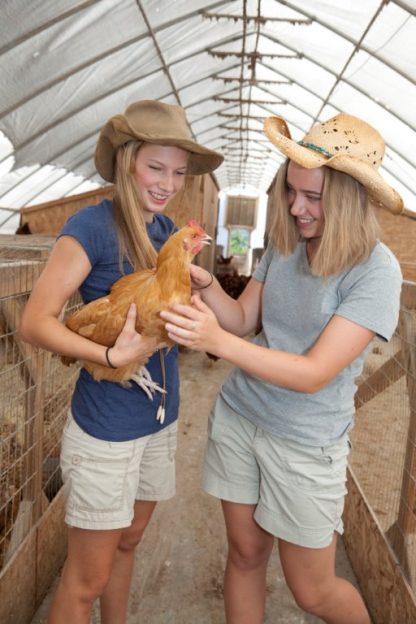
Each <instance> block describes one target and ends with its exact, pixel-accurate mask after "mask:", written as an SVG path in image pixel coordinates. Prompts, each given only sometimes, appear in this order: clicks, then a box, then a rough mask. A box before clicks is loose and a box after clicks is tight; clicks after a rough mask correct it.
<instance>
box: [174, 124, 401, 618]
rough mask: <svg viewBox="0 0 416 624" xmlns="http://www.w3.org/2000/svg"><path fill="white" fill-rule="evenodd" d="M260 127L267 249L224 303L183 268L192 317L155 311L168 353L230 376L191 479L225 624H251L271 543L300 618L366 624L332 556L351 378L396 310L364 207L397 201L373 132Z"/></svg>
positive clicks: (260, 612) (385, 261) (387, 332)
mask: <svg viewBox="0 0 416 624" xmlns="http://www.w3.org/2000/svg"><path fill="white" fill-rule="evenodd" d="M265 132H266V134H267V136H268V137H269V139H270V140H271V141H272V142H273V143H274V145H276V147H277V148H278V149H279V150H280V151H281V152H282V153H283V154H284V155H285V156H286V157H287V160H286V162H285V163H284V164H283V166H282V167H281V169H280V171H279V173H278V177H277V181H276V185H275V191H274V192H275V196H274V208H275V220H274V223H273V225H272V227H271V230H270V232H269V240H270V244H269V246H268V248H267V250H266V253H265V254H264V256H263V258H262V260H261V262H260V264H259V266H258V268H257V269H256V271H255V273H254V275H253V277H252V279H251V280H250V282H249V283H248V285H247V287H246V289H245V290H244V292H243V293H242V295H241V296H240V297H239V299H238V300H237V301H234V300H233V299H231V298H230V297H229V296H228V295H226V294H225V293H224V291H223V290H222V289H221V287H220V285H219V283H218V281H217V280H216V279H214V278H213V277H212V276H210V275H209V274H208V272H207V271H205V270H204V269H202V268H199V267H193V268H192V279H193V285H194V287H195V289H197V290H198V292H199V294H197V295H194V298H193V306H192V307H185V306H179V305H177V306H173V307H172V309H171V310H169V311H166V312H163V313H162V316H163V317H164V318H165V319H166V320H167V324H166V327H167V329H168V331H169V336H170V337H171V338H173V339H174V340H176V341H177V342H178V343H179V344H182V345H185V346H187V347H189V348H191V349H195V350H199V351H208V352H210V353H213V354H215V355H217V356H219V357H222V358H224V359H226V360H228V361H229V362H231V363H233V364H235V365H236V367H237V368H236V369H235V370H234V372H233V373H232V374H231V376H230V377H229V379H228V380H227V381H226V382H225V384H224V386H223V388H222V389H221V393H220V396H219V397H218V399H217V402H216V405H215V407H214V409H213V412H212V414H211V417H210V423H209V440H208V445H207V452H206V457H205V464H204V475H203V484H204V488H205V489H206V491H208V492H209V493H210V494H212V495H214V496H217V497H218V498H220V499H221V501H222V508H223V512H224V518H225V523H226V527H227V536H228V542H229V551H228V560H227V567H226V573H225V590H224V596H225V607H226V615H227V621H229V622H233V624H237V623H238V624H248V623H249V624H260V623H261V622H263V619H264V603H265V592H266V569H267V563H268V560H269V557H270V553H271V550H272V546H273V542H274V539H275V538H277V539H278V543H279V553H280V559H281V563H282V567H283V570H284V574H285V578H286V581H287V583H288V586H289V588H290V589H291V591H292V593H293V595H294V597H295V599H296V601H297V603H298V604H299V605H300V606H301V607H302V608H303V609H304V610H305V611H307V612H309V613H311V614H313V615H315V616H317V617H319V618H321V619H322V620H323V621H325V622H331V623H332V624H351V623H352V622H354V624H369V622H370V619H369V615H368V612H367V610H366V607H365V605H364V602H363V601H362V599H361V596H360V595H359V593H358V592H357V591H356V589H355V588H354V587H353V586H352V585H351V584H350V583H348V582H347V581H346V580H344V579H341V578H339V577H337V576H336V575H335V567H334V559H335V548H336V535H337V533H340V534H341V533H342V531H343V526H342V518H341V516H342V511H343V504H344V497H345V493H346V489H345V481H346V467H347V456H348V451H349V441H348V432H349V431H350V430H351V428H352V426H353V419H354V393H355V390H356V387H355V378H356V377H357V376H358V375H359V374H360V372H361V370H362V366H363V361H364V358H365V354H366V351H367V348H368V347H369V345H370V343H371V341H372V339H373V338H374V336H379V337H380V338H381V339H383V340H389V339H390V338H391V336H392V334H393V332H394V330H395V327H396V325H397V321H398V314H399V302H400V288H401V272H400V267H399V264H398V262H397V260H396V259H395V257H394V256H393V254H392V253H391V251H390V250H389V249H388V248H387V247H386V246H385V245H383V244H382V243H381V242H379V240H378V225H377V222H376V219H375V216H374V212H373V209H372V204H377V205H380V206H383V207H384V208H386V209H388V210H391V211H392V212H394V213H398V212H400V211H401V210H402V207H403V206H402V200H401V198H400V196H399V195H398V194H397V193H396V191H395V190H394V189H392V188H391V187H390V186H388V185H387V184H386V182H385V181H384V180H383V178H382V177H381V176H380V174H379V173H378V171H377V169H378V166H379V165H380V163H381V160H382V158H383V155H384V141H383V139H382V137H381V136H380V134H379V133H378V132H377V131H376V130H375V129H374V128H372V127H371V126H370V125H368V124H367V123H365V122H364V121H362V120H360V119H357V118H355V117H352V116H351V115H347V114H344V113H343V114H339V115H337V116H336V117H334V118H332V119H329V120H328V121H327V122H324V123H320V124H317V125H316V126H315V127H313V128H312V130H311V131H310V132H309V133H308V134H307V135H306V136H305V137H304V138H303V140H301V141H299V142H295V141H293V140H292V138H291V136H290V132H289V130H288V128H287V125H286V123H285V122H284V120H283V119H280V118H277V117H271V118H269V119H267V120H266V123H265ZM259 323H260V324H261V331H260V332H259V333H257V335H256V336H255V338H254V339H253V340H250V341H248V340H246V339H245V338H244V337H245V336H247V334H249V333H250V332H253V331H254V330H255V329H256V328H257V327H258V325H259Z"/></svg>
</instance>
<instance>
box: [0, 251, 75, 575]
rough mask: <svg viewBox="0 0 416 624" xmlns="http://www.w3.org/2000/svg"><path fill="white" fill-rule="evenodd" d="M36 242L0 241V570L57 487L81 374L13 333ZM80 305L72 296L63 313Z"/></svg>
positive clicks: (38, 256) (33, 271)
mask: <svg viewBox="0 0 416 624" xmlns="http://www.w3.org/2000/svg"><path fill="white" fill-rule="evenodd" d="M37 242H38V244H37V245H35V244H34V242H33V240H31V243H30V245H28V244H27V243H25V242H24V241H23V242H22V241H19V243H17V242H16V241H14V242H9V243H8V244H5V243H4V242H3V241H0V271H1V273H2V279H1V282H0V283H1V286H0V393H1V407H0V410H1V411H0V570H1V569H2V567H3V566H4V565H5V564H6V563H7V562H8V561H9V560H10V559H11V557H12V556H13V554H14V553H15V552H16V550H17V549H18V547H19V545H20V544H21V543H22V541H23V540H24V538H25V536H26V535H27V534H28V532H29V531H30V529H31V528H32V527H33V526H34V524H35V523H36V522H37V520H38V519H39V517H40V516H41V514H42V513H43V511H44V510H45V509H46V508H47V507H48V505H49V503H50V501H51V500H52V499H53V497H54V496H55V494H56V493H57V491H58V490H59V488H60V474H59V452H60V437H61V431H62V426H63V423H64V420H65V415H66V412H67V409H68V405H69V401H70V396H71V394H72V390H73V386H74V382H75V379H76V377H77V374H78V368H77V367H76V366H75V367H71V368H70V369H68V368H67V367H66V366H64V365H63V364H62V363H61V361H60V358H59V356H56V355H52V354H50V353H46V352H44V351H42V350H39V349H35V348H33V347H31V346H29V345H27V344H25V343H23V342H22V341H21V340H20V338H19V335H18V327H19V323H20V317H21V313H22V310H23V307H24V305H25V303H26V301H27V298H28V294H29V292H30V291H31V289H32V287H33V284H34V282H35V280H36V278H37V277H38V275H39V274H40V272H41V270H42V268H43V266H44V263H45V260H44V258H45V257H46V256H47V255H48V253H49V250H50V246H51V244H52V240H48V239H42V240H41V241H40V242H39V241H37ZM78 304H79V298H78V295H76V296H74V297H73V299H72V300H71V301H70V302H69V304H68V306H67V312H69V311H70V310H71V308H73V307H75V306H77V305H78Z"/></svg>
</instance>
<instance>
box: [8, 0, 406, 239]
mask: <svg viewBox="0 0 416 624" xmlns="http://www.w3.org/2000/svg"><path fill="white" fill-rule="evenodd" d="M415 13H416V0H390V1H382V0H349V2H345V0H319V1H318V0H291V1H288V2H286V1H283V0H280V1H278V0H234V1H233V2H218V1H217V2H214V1H212V2H202V1H200V0H192V2H190V1H189V0H170V1H160V0H95V1H94V0H78V1H75V0H53V1H52V0H2V3H1V9H0V34H1V37H0V60H1V62H0V89H1V102H0V131H1V132H2V133H3V135H4V136H1V135H0V231H14V229H15V228H16V226H17V223H18V210H19V208H20V207H22V206H26V205H32V204H36V203H40V202H43V201H48V200H50V199H54V198H58V197H62V196H65V195H70V194H73V193H79V192H82V191H85V190H89V189H91V188H93V187H95V186H97V185H99V184H103V181H102V180H101V178H100V177H99V176H98V174H97V173H96V172H95V169H94V162H93V154H94V148H95V142H96V139H97V135H98V132H99V129H100V127H101V126H102V124H103V123H104V122H105V120H106V119H107V118H108V117H110V116H111V115H113V114H116V113H118V112H121V111H123V110H124V109H125V108H126V106H127V105H128V104H129V103H130V102H131V101H134V100H137V99H146V98H154V99H160V100H163V101H165V102H169V103H179V104H181V105H182V106H183V107H184V108H185V109H186V113H187V117H188V120H189V122H190V126H191V129H192V132H193V134H194V136H195V138H196V139H197V140H198V141H200V142H201V143H204V144H205V145H207V146H208V147H211V148H213V149H216V150H219V151H222V152H223V153H224V154H225V156H226V159H225V162H224V164H223V165H222V166H221V167H220V168H219V169H218V170H217V172H216V178H217V181H218V184H219V186H220V188H221V189H226V188H229V187H234V186H237V185H246V186H247V187H249V188H256V189H259V190H260V191H265V190H267V188H268V187H269V185H270V183H271V181H272V179H273V177H274V176H275V173H276V170H277V168H278V166H279V164H280V162H281V160H282V159H281V156H280V155H279V153H278V152H277V150H275V149H274V148H273V146H271V144H270V143H269V142H268V141H267V139H266V138H265V136H264V135H263V133H262V123H263V119H264V118H265V117H267V116H269V115H272V114H276V115H281V116H283V117H284V118H285V119H286V120H287V121H288V123H289V126H290V127H291V130H292V132H293V136H294V138H296V139H300V138H301V137H302V136H303V135H304V133H305V132H306V131H307V130H308V129H309V128H310V127H311V126H312V125H313V124H314V123H316V121H321V120H325V119H327V118H329V117H331V116H333V115H335V114H336V113H338V112H339V111H346V112H349V113H351V114H355V115H357V116H359V117H362V118H364V119H366V120H367V121H369V122H370V123H372V124H373V125H374V126H375V127H376V128H378V129H379V130H380V132H381V133H382V134H383V136H384V138H385V140H386V144H387V152H386V157H385V160H384V166H383V170H382V173H383V175H385V177H386V179H387V180H388V181H389V182H390V183H391V184H392V185H393V186H395V187H396V188H397V189H398V190H399V192H401V193H402V195H403V197H404V199H405V203H406V206H407V208H409V209H411V210H416V201H415V198H414V193H415V189H416V182H415V180H416V149H415V145H416V132H415V127H416V106H415V78H416V63H415V60H416V21H415ZM13 211H14V212H13Z"/></svg>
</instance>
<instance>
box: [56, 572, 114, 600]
mask: <svg viewBox="0 0 416 624" xmlns="http://www.w3.org/2000/svg"><path fill="white" fill-rule="evenodd" d="M110 573H111V571H110V570H108V571H99V570H95V571H94V574H85V573H84V574H82V575H81V576H79V575H76V574H71V572H70V571H68V570H66V571H65V570H64V573H63V575H62V581H61V582H62V584H63V586H64V588H65V591H66V592H68V595H71V596H72V597H73V599H74V600H75V601H76V602H80V603H84V604H91V605H92V603H93V602H94V601H95V600H96V599H97V598H99V597H100V596H101V595H102V594H103V593H104V591H105V588H106V587H107V584H108V582H109V580H110Z"/></svg>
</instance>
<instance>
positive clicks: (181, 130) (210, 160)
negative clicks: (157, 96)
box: [95, 100, 224, 182]
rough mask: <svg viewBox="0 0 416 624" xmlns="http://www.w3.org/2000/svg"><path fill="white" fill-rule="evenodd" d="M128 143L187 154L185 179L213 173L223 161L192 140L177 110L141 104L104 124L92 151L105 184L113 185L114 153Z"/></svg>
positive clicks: (147, 102)
mask: <svg viewBox="0 0 416 624" xmlns="http://www.w3.org/2000/svg"><path fill="white" fill-rule="evenodd" d="M128 141H145V142H146V143H155V144H157V145H175V146H176V147H181V148H182V149H184V150H186V151H187V152H190V157H189V161H188V170H187V172H188V173H189V175H201V174H203V173H210V172H211V171H214V169H216V168H217V167H218V166H219V165H220V164H221V163H222V161H223V159H224V157H223V156H221V154H218V152H214V151H213V150H210V149H208V148H207V147H204V146H203V145H199V143H196V142H195V141H193V140H192V136H191V131H190V129H189V126H188V123H187V121H186V117H185V111H184V110H183V108H181V107H180V106H175V105H172V104H164V103H163V102H159V101H157V100H141V101H140V102H134V103H133V104H130V106H128V107H127V110H126V112H125V113H124V115H115V116H114V117H110V119H109V120H108V121H107V122H106V123H105V124H104V126H103V128H102V129H101V132H100V136H99V137H98V141H97V147H96V149H95V166H96V168H97V171H98V173H99V174H100V175H101V176H102V177H103V178H104V180H107V181H108V182H114V164H115V158H116V152H117V149H118V148H119V147H120V145H123V144H124V143H127V142H128Z"/></svg>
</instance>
